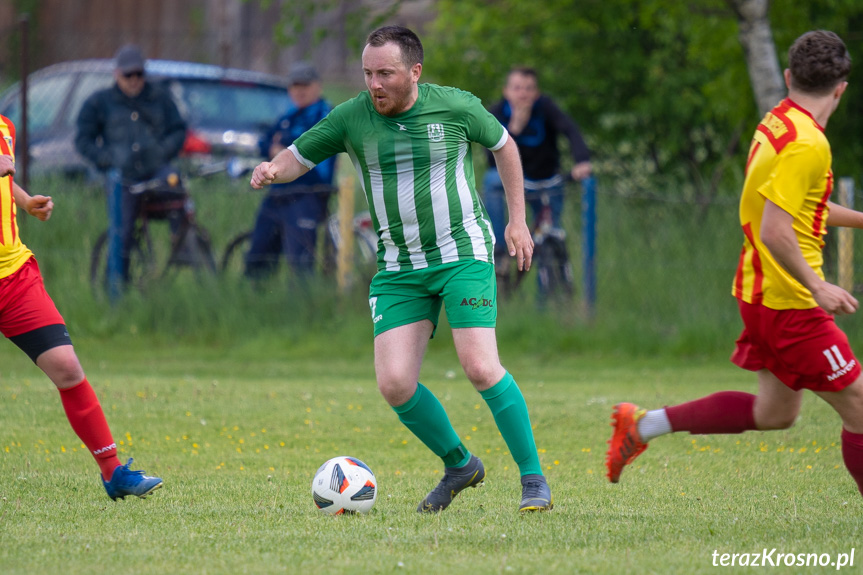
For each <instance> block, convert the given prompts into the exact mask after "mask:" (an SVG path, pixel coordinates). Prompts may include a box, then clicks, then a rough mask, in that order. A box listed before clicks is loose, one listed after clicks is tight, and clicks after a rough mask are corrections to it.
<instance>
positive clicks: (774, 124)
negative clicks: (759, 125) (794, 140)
mask: <svg viewBox="0 0 863 575" xmlns="http://www.w3.org/2000/svg"><path fill="white" fill-rule="evenodd" d="M764 127H765V128H767V129H768V130H769V131H770V133H771V134H772V135H773V138H774V139H776V140H778V139H780V138H781V137H782V136H784V135H785V134H787V133H788V126H787V124H786V123H785V122H784V121H783V119H782V118H777V117H776V116H774V115H773V114H767V117H766V118H764Z"/></svg>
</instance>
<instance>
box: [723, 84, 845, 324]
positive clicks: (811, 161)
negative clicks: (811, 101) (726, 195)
mask: <svg viewBox="0 0 863 575" xmlns="http://www.w3.org/2000/svg"><path fill="white" fill-rule="evenodd" d="M831 163H832V155H831V152H830V144H829V142H828V141H827V138H826V136H825V135H824V129H823V128H822V127H821V126H819V125H818V123H817V122H816V121H815V119H814V118H813V117H812V115H811V114H810V113H809V112H807V111H806V110H804V109H803V108H801V107H800V106H798V105H797V104H795V103H794V102H793V101H792V100H790V99H787V98H786V99H785V100H783V101H782V102H780V103H779V105H777V106H776V107H775V108H773V110H771V111H770V112H768V113H767V115H766V116H764V119H763V120H762V121H761V123H760V124H759V125H758V128H757V129H756V131H755V135H754V136H753V138H752V144H751V146H750V148H749V159H748V161H747V164H746V179H745V180H744V183H743V193H742V195H741V197H740V225H741V227H742V228H743V234H744V241H743V249H742V251H741V253H740V262H739V264H738V267H737V274H736V275H735V278H734V286H733V288H732V293H733V294H734V296H735V297H738V298H740V299H742V300H743V301H745V302H748V303H754V304H759V303H760V304H763V305H764V306H766V307H769V308H771V309H809V308H813V307H817V305H818V304H817V303H816V302H815V299H814V298H813V297H812V294H811V293H810V292H809V290H807V289H806V288H805V287H803V285H802V284H801V283H800V282H798V281H797V280H795V279H794V278H793V277H791V275H790V274H789V273H788V272H787V271H785V269H784V268H783V267H782V266H780V265H779V264H778V263H777V262H776V260H775V259H774V258H773V256H772V255H771V254H770V252H769V251H768V250H767V248H766V247H765V246H764V244H763V243H762V242H761V218H762V215H763V213H764V202H765V199H767V200H770V201H771V202H773V203H774V204H776V205H777V206H779V207H780V208H782V209H783V210H785V211H786V212H788V213H789V214H791V215H792V216H794V224H793V226H794V233H795V235H796V236H797V242H798V243H799V245H800V249H801V251H802V252H803V257H804V258H805V259H806V261H807V263H808V264H809V265H810V266H811V267H812V269H813V270H815V273H817V274H818V275H819V276H820V277H822V278H823V277H824V274H823V272H822V271H821V266H822V264H823V262H824V260H823V254H822V249H823V247H824V239H823V238H824V236H825V235H826V234H827V227H826V222H827V212H828V208H827V200H828V199H829V198H830V193H831V192H832V191H833V173H832V171H831Z"/></svg>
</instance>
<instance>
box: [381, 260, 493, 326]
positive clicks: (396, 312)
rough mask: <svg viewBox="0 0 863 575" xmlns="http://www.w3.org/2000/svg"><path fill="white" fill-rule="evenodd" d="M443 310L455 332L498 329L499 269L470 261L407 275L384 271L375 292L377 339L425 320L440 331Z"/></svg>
mask: <svg viewBox="0 0 863 575" xmlns="http://www.w3.org/2000/svg"><path fill="white" fill-rule="evenodd" d="M442 305H446V315H447V319H448V320H449V324H450V325H451V326H452V327H454V328H460V327H494V326H495V324H496V323H497V282H496V280H495V276H494V264H491V263H488V262H482V261H479V260H468V261H459V262H453V263H450V264H442V265H439V266H435V267H431V268H424V269H420V270H412V271H406V272H401V271H399V272H387V271H383V272H378V273H377V274H375V277H374V278H373V279H372V283H371V286H370V287H369V306H370V307H371V311H372V321H373V322H374V324H375V336H377V335H380V334H382V333H383V332H385V331H387V330H390V329H392V328H394V327H399V326H402V325H407V324H409V323H415V322H418V321H422V320H424V319H427V320H429V321H430V322H432V323H433V324H434V326H435V328H437V324H438V319H439V317H440V310H441V306H442ZM432 337H434V333H432Z"/></svg>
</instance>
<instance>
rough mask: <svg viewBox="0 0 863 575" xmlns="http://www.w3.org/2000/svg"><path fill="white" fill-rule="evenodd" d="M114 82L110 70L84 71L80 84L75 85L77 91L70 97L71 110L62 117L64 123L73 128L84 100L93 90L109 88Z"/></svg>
mask: <svg viewBox="0 0 863 575" xmlns="http://www.w3.org/2000/svg"><path fill="white" fill-rule="evenodd" d="M113 83H114V76H113V75H112V74H111V73H110V72H102V73H100V72H84V73H82V74H81V78H80V79H79V80H78V85H77V86H76V87H75V92H74V93H73V94H72V95H71V96H70V97H69V104H68V105H69V110H68V112H67V113H66V115H65V116H64V117H63V118H61V120H62V125H63V126H65V127H67V128H72V127H74V126H75V125H76V123H77V121H78V113H79V112H80V111H81V106H83V105H84V100H86V99H87V98H89V97H90V95H91V94H93V92H96V91H98V90H102V89H103V88H107V87H109V86H111V85H112V84H113Z"/></svg>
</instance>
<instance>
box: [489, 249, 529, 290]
mask: <svg viewBox="0 0 863 575" xmlns="http://www.w3.org/2000/svg"><path fill="white" fill-rule="evenodd" d="M537 249H538V248H537ZM533 257H534V264H533V265H534V266H535V265H536V261H535V260H536V252H534V256H533ZM527 273H528V272H526V271H519V269H518V266H517V265H516V262H515V258H512V257H510V256H509V254H505V255H500V254H498V255H497V256H495V262H494V275H495V277H496V278H497V293H498V297H508V296H510V295H512V294H513V293H515V291H516V290H518V286H520V285H521V282H522V281H524V278H525V276H526V275H527Z"/></svg>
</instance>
